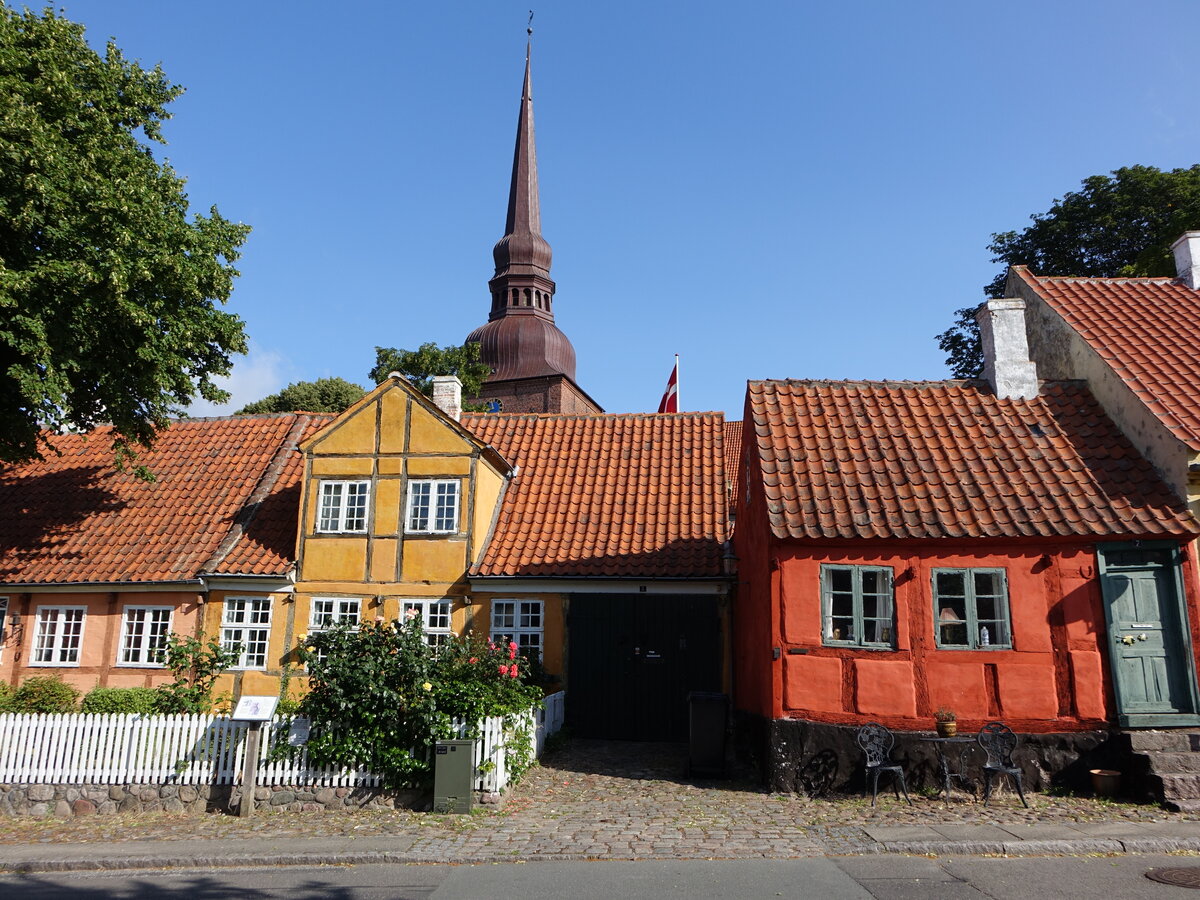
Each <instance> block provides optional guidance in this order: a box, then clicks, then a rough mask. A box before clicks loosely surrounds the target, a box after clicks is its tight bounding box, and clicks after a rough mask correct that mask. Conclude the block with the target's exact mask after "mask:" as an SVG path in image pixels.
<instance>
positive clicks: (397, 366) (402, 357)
mask: <svg viewBox="0 0 1200 900" xmlns="http://www.w3.org/2000/svg"><path fill="white" fill-rule="evenodd" d="M391 372H399V373H400V374H401V375H403V376H405V377H406V378H408V379H409V380H410V381H411V382H412V383H413V384H414V385H415V386H416V388H417V390H419V391H421V392H422V393H424V394H432V393H433V376H434V375H457V376H458V380H459V381H461V382H462V385H463V396H464V397H478V396H479V391H480V390H481V389H482V387H483V380H484V379H485V378H487V377H488V375H490V374H491V373H492V370H491V369H490V368H489V367H488V365H487V363H484V362H480V360H479V345H478V344H463V345H462V346H461V347H454V346H450V347H439V346H438V345H437V344H434V343H432V342H430V343H427V344H422V345H421V346H420V347H418V348H417V349H416V350H396V349H394V348H392V347H376V348H375V368H373V369H372V370H371V372H370V378H371V380H372V381H373V382H375V383H376V384H379V383H380V382H381V381H383V380H384V379H385V378H387V377H388V375H389V374H390V373H391ZM464 408H468V409H470V408H472V406H471V404H464ZM476 408H479V407H476Z"/></svg>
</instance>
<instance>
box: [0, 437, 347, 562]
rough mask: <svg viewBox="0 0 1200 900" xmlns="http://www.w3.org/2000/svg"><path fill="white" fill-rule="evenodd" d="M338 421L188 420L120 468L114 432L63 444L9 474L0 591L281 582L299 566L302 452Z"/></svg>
mask: <svg viewBox="0 0 1200 900" xmlns="http://www.w3.org/2000/svg"><path fill="white" fill-rule="evenodd" d="M329 418H330V417H328V416H321V415H311V414H286V415H264V416H237V417H232V418H221V419H183V420H179V421H176V422H173V423H172V424H171V426H170V427H169V428H167V429H166V430H164V431H163V432H161V433H160V434H159V437H158V440H157V442H156V444H155V446H154V449H153V450H150V451H147V452H144V453H142V454H141V455H140V458H139V462H142V463H144V464H145V465H146V466H148V467H149V469H150V470H151V471H152V472H153V473H154V475H155V477H156V479H157V480H156V481H155V482H153V483H147V482H145V481H141V480H139V479H138V478H137V477H135V476H134V475H133V474H131V473H121V472H118V471H116V470H115V469H114V467H113V455H112V448H111V430H110V429H109V428H99V429H97V430H96V431H94V432H92V433H90V434H88V435H79V434H68V435H63V436H60V437H55V438H53V439H52V440H53V442H54V444H55V446H56V447H57V448H58V450H59V451H60V454H61V455H58V456H55V455H53V454H50V453H48V454H47V456H46V459H45V460H43V461H38V462H33V463H29V464H27V465H22V466H8V467H5V468H3V469H0V509H3V510H4V515H3V516H2V517H0V583H7V584H78V583H85V584H86V583H97V582H139V583H149V582H177V581H190V580H193V579H195V578H196V577H197V576H198V575H200V574H202V573H212V574H257V575H282V574H284V573H286V572H287V571H288V569H289V568H290V567H291V564H292V560H293V559H294V555H295V543H296V517H297V514H298V510H299V496H300V494H299V478H300V473H301V458H300V454H299V453H297V452H296V450H295V447H296V444H297V443H298V442H299V441H300V440H303V438H304V437H305V436H307V435H308V434H309V433H311V432H312V431H313V430H315V429H316V428H318V427H320V426H322V425H324V424H325V423H326V422H327V421H329Z"/></svg>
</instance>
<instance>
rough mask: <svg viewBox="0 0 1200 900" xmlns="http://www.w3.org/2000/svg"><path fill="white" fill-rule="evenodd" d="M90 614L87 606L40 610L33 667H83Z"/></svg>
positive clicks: (34, 642) (34, 640) (48, 607)
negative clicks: (85, 622)
mask: <svg viewBox="0 0 1200 900" xmlns="http://www.w3.org/2000/svg"><path fill="white" fill-rule="evenodd" d="M86 614H87V607H85V606H39V607H38V611H37V630H36V632H35V633H34V638H33V661H32V665H35V666H77V665H79V648H80V647H81V646H82V644H83V620H84V617H85V615H86Z"/></svg>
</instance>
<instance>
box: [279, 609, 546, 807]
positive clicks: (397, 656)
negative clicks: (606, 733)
mask: <svg viewBox="0 0 1200 900" xmlns="http://www.w3.org/2000/svg"><path fill="white" fill-rule="evenodd" d="M299 656H300V661H301V662H303V663H304V664H305V665H306V666H307V667H308V681H309V692H308V693H307V694H305V695H304V697H303V698H302V699H301V700H300V712H301V714H303V715H305V716H307V717H308V718H309V719H310V720H311V721H312V723H313V726H314V727H313V731H312V735H311V736H310V738H309V742H308V744H307V748H306V749H307V751H308V758H309V760H310V762H312V763H313V764H315V765H319V766H325V765H328V766H337V767H346V768H355V767H358V766H363V767H365V768H368V769H370V770H371V771H372V772H374V773H375V774H377V775H381V776H383V778H384V780H385V782H386V783H387V785H388V786H390V787H400V786H406V785H414V784H418V785H419V784H422V783H424V782H426V781H428V779H429V778H430V777H431V776H432V769H431V767H430V763H429V759H431V758H432V757H431V752H432V744H433V742H434V741H435V740H437V739H439V738H448V737H453V736H454V734H453V731H452V728H451V719H452V718H463V719H465V720H466V721H467V722H468V723H469V725H468V736H472V735H471V734H470V732H471V731H473V726H474V723H476V722H477V721H478V720H479V719H481V718H485V717H488V716H504V717H511V716H514V715H516V714H518V713H523V712H525V711H526V710H528V709H529V708H530V707H531V706H533V705H534V704H535V703H537V702H538V701H540V700H541V699H542V690H541V688H540V687H539V686H538V685H537V684H534V683H530V681H529V680H528V679H529V678H530V677H531V676H532V675H533V674H534V671H533V670H532V669H531V667H530V665H529V662H528V660H526V659H524V658H523V657H522V656H521V655H520V654H519V652H518V648H517V646H516V645H515V644H508V645H502V646H496V645H495V644H493V643H490V642H488V641H481V640H478V639H471V638H457V637H456V638H453V639H451V640H450V641H449V642H448V643H447V644H446V645H444V646H442V647H439V648H437V649H434V648H432V647H430V646H428V645H427V644H426V643H425V636H424V634H423V632H422V629H421V621H420V618H419V617H416V616H414V615H412V614H408V615H406V616H405V618H404V619H403V620H398V621H395V622H385V621H382V620H377V621H374V622H363V623H362V625H361V626H360V627H359V628H358V629H357V630H354V631H352V630H350V629H348V628H345V627H337V628H330V629H329V630H327V631H322V632H319V633H317V634H310V635H309V636H308V641H307V642H306V644H305V645H304V646H301V647H300V648H299ZM530 747H531V742H530V736H529V735H528V734H526V733H522V734H519V735H517V736H516V737H515V738H514V739H513V740H512V741H510V745H509V753H510V765H512V767H513V768H514V769H515V770H517V771H520V770H521V769H523V768H525V767H526V766H527V765H528V764H529V762H530V761H531V760H532V755H531V754H532V750H531V749H530ZM279 752H280V753H281V754H285V753H287V752H289V751H288V749H287V748H286V747H284V748H282V749H280V751H279Z"/></svg>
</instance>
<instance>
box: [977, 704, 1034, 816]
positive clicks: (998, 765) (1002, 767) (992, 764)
mask: <svg viewBox="0 0 1200 900" xmlns="http://www.w3.org/2000/svg"><path fill="white" fill-rule="evenodd" d="M978 741H979V746H980V747H982V748H983V752H984V753H986V754H987V760H985V761H984V764H983V805H984V806H987V805H988V799H989V798H990V797H991V795H992V781H993V780H994V779H996V778H997V777H998V776H1001V775H1007V776H1008V777H1009V778H1011V779H1012V782H1013V784H1014V785H1016V788H1017V796H1019V797H1020V798H1021V803H1022V804H1024V805H1025V807H1026V808H1027V809H1028V807H1029V804H1028V803H1026V802H1025V786H1024V777H1023V776H1022V774H1021V769H1020V767H1019V766H1018V765H1016V763H1014V762H1013V758H1012V755H1013V751H1014V750H1016V749H1017V736H1016V735H1015V734H1013V730H1012V729H1011V728H1009V727H1008V726H1007V725H1005V724H1004V723H1003V722H988V723H987V724H986V725H984V726H983V727H982V728H980V729H979V737H978Z"/></svg>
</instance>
